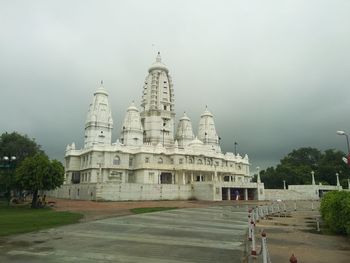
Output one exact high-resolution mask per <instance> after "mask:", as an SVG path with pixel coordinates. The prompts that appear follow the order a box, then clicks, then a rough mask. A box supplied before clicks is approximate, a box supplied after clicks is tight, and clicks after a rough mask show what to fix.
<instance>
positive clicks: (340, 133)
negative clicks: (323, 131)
mask: <svg viewBox="0 0 350 263" xmlns="http://www.w3.org/2000/svg"><path fill="white" fill-rule="evenodd" d="M337 134H338V135H344V136H345V137H346V143H347V146H348V154H349V155H350V145H349V136H348V135H347V134H346V132H345V131H337Z"/></svg>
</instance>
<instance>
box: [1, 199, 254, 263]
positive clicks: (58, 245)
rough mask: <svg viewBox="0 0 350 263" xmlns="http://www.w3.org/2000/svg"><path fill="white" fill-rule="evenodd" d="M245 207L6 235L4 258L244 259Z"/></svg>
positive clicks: (172, 212)
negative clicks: (12, 235) (8, 236)
mask: <svg viewBox="0 0 350 263" xmlns="http://www.w3.org/2000/svg"><path fill="white" fill-rule="evenodd" d="M246 211H247V208H245V207H232V206H213V207H207V208H187V209H178V210H168V211H162V212H156V213H148V214H139V215H131V216H124V217H116V218H109V219H104V220H97V221H92V222H86V223H80V224H74V225H69V226H64V227H59V228H55V229H50V230H46V231H40V232H36V233H29V234H24V235H18V236H14V237H11V238H8V239H7V240H5V241H4V242H2V243H0V262H10V263H11V262H26V263H31V262H39V263H41V262H60V263H63V262H94V263H96V262H123V263H129V262H130V263H131V262H143V263H151V262H152V263H160V262H164V263H180V262H182V263H184V262H185V263H189V262H211V263H212V262H237V263H238V262H242V258H243V254H244V249H245V244H244V242H245V238H246V232H247V212H246Z"/></svg>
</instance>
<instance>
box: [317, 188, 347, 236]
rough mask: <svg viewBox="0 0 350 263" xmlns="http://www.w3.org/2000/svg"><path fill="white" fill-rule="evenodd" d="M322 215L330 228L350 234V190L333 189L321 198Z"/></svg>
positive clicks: (340, 232)
mask: <svg viewBox="0 0 350 263" xmlns="http://www.w3.org/2000/svg"><path fill="white" fill-rule="evenodd" d="M320 210H321V215H322V218H323V220H324V221H325V222H326V224H327V225H328V226H329V228H330V229H331V230H332V231H333V232H335V233H338V234H347V235H350V192H345V191H340V192H338V191H332V192H329V193H327V194H326V195H325V196H324V197H323V198H322V200H321V208H320Z"/></svg>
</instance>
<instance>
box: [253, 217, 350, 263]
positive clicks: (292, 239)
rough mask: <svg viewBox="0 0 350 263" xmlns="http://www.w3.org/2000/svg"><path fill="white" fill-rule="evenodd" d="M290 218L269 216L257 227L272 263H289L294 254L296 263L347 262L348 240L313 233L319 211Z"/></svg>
mask: <svg viewBox="0 0 350 263" xmlns="http://www.w3.org/2000/svg"><path fill="white" fill-rule="evenodd" d="M290 216H291V217H271V218H269V219H267V220H260V222H259V223H258V224H257V227H258V232H261V231H262V230H264V231H265V232H266V235H267V247H268V250H269V254H270V258H271V261H272V262H273V263H275V262H276V263H282V262H289V258H290V256H291V255H292V254H293V253H294V255H295V256H296V258H297V259H298V263H329V262H334V263H335V262H336V263H349V262H350V240H349V239H348V238H346V237H343V236H336V235H329V234H321V233H319V232H317V231H316V220H315V218H316V217H317V216H319V213H318V211H299V212H298V211H296V212H292V213H291V214H290ZM258 242H259V243H260V238H259V239H258Z"/></svg>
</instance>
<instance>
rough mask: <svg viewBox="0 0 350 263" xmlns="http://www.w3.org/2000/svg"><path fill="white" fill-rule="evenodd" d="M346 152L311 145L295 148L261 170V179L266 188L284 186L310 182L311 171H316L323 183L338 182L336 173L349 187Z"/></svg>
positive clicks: (344, 185) (317, 176) (342, 182)
mask: <svg viewBox="0 0 350 263" xmlns="http://www.w3.org/2000/svg"><path fill="white" fill-rule="evenodd" d="M343 156H345V154H344V153H343V152H341V151H336V150H332V149H330V150H326V151H325V152H321V151H320V150H318V149H315V148H311V147H303V148H300V149H297V150H293V151H292V152H291V153H289V154H287V155H286V156H285V157H283V158H282V159H281V160H280V163H279V164H278V165H277V166H276V168H274V167H269V168H267V169H266V170H263V171H261V173H260V175H261V180H262V181H263V182H264V183H265V187H266V188H283V180H285V181H286V184H287V185H288V184H310V183H311V175H310V173H311V171H315V179H316V181H317V182H321V183H323V184H330V185H335V184H336V176H335V174H336V173H339V179H340V182H341V184H342V186H343V187H347V178H349V177H350V169H349V167H348V166H347V165H346V164H345V163H344V162H343V161H342V157H343Z"/></svg>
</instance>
